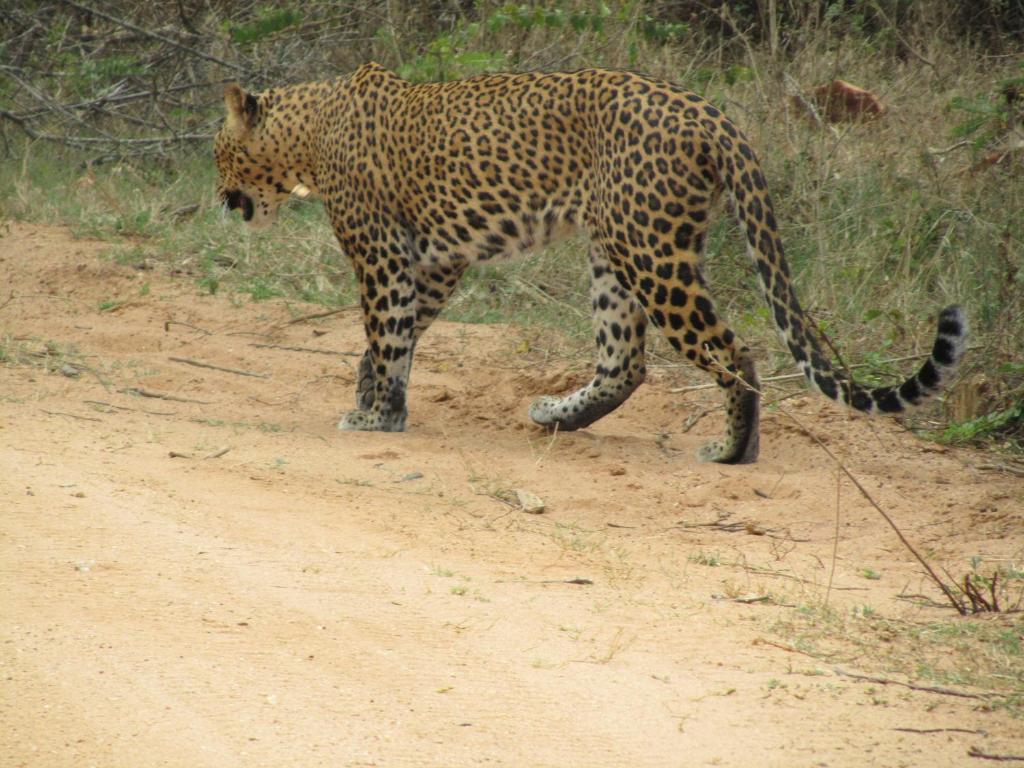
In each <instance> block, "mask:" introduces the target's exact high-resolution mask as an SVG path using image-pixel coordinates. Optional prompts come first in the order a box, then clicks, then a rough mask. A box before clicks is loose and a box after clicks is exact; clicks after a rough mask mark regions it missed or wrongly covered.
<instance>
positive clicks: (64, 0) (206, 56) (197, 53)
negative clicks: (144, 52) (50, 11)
mask: <svg viewBox="0 0 1024 768" xmlns="http://www.w3.org/2000/svg"><path fill="white" fill-rule="evenodd" d="M60 2H62V3H64V5H70V6H71V7H72V8H77V9H78V10H80V11H84V12H85V13H91V14H93V15H94V16H99V17H100V18H102V19H106V20H107V21H112V22H114V23H115V24H117V25H118V26H120V27H124V28H125V29H130V30H131V31H132V32H138V33H139V34H140V35H145V36H146V37H151V38H153V39H154V40H159V41H160V42H162V43H167V44H168V45H172V46H174V47H175V48H178V49H179V50H182V51H185V52H186V53H191V54H192V55H193V56H198V57H199V58H201V59H206V60H207V61H212V62H213V63H214V64H220V65H221V66H224V67H227V68H228V69H233V70H235V71H236V72H242V73H244V74H249V70H248V69H247V68H245V67H241V66H239V65H238V64H232V63H231V62H230V61H225V60H224V59H219V58H217V57H216V56H211V55H210V54H208V53H203V52H202V51H198V50H196V49H195V48H191V47H190V46H187V45H184V44H183V43H179V42H178V41H177V40H174V39H173V38H170V37H165V36H164V35H161V34H159V33H157V32H150V31H149V30H148V29H143V28H142V27H138V26H136V25H134V24H132V23H131V22H130V21H125V20H124V19H119V18H117V17H116V16H111V15H110V14H109V13H104V12H103V11H100V10H97V9H96V8H90V7H88V6H85V5H81V4H80V3H76V2H74V0H60Z"/></svg>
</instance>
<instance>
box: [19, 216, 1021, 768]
mask: <svg viewBox="0 0 1024 768" xmlns="http://www.w3.org/2000/svg"><path fill="white" fill-rule="evenodd" d="M108 248H109V244H103V243H98V242H91V241H84V240H74V239H72V238H71V237H70V236H69V235H68V234H67V233H66V232H65V231H63V230H58V229H53V228H46V227H41V226H36V225H25V224H14V225H12V228H11V231H10V232H9V233H8V234H7V235H6V236H4V237H3V238H2V239H0V274H2V275H3V277H4V281H3V282H4V285H3V295H0V337H3V343H4V349H5V354H6V357H7V364H5V365H0V568H2V574H3V575H2V591H0V641H2V643H0V648H2V653H0V663H2V669H0V672H2V681H3V682H2V687H0V691H2V693H0V697H2V698H0V734H3V735H2V736H0V765H3V766H31V767H32V768H35V767H36V766H40V767H42V766H75V767H76V768H77V767H79V766H103V767H114V766H125V767H128V766H131V767H132V768H136V767H138V766H283V765H287V766H463V765H478V764H479V765H508V766H598V765H608V766H701V765H724V766H866V765H879V766H919V765H929V766H962V765H969V764H984V761H980V760H975V759H972V758H970V757H968V750H969V749H970V748H971V747H978V748H980V749H982V750H984V751H986V752H990V753H997V754H1018V755H1019V754H1024V728H1022V727H1021V724H1020V721H1018V720H1014V719H1012V718H1010V717H1009V716H1008V715H1007V714H1006V712H1005V710H1004V709H1002V708H1000V707H998V706H995V707H994V706H989V705H988V704H989V703H990V700H989V699H986V698H980V699H979V698H964V697H958V696H952V695H948V694H944V693H936V692H931V691H922V690H914V689H911V688H907V687H901V686H899V685H895V684H882V683H879V682H870V681H865V680H862V679H859V678H857V677H852V676H850V675H848V674H844V672H852V673H855V674H867V675H870V676H875V677H881V678H885V679H889V680H894V681H909V680H911V678H908V677H907V676H905V675H903V674H901V672H900V670H898V669H892V668H891V666H887V665H888V662H887V661H886V659H889V658H890V657H889V656H884V655H878V654H876V653H875V652H874V651H873V650H872V649H871V648H870V647H863V646H859V645H857V644H855V643H853V642H852V641H851V642H850V643H844V640H843V638H842V637H841V636H840V637H832V638H831V640H828V641H827V643H826V644H825V645H816V646H813V647H812V646H811V645H809V644H808V643H809V641H808V640H807V638H806V637H805V636H803V635H799V634H798V630H797V629H791V630H787V629H786V628H787V627H788V626H792V627H797V626H804V625H802V624H799V621H798V620H799V619H800V618H801V617H805V616H807V615H810V614H808V611H809V609H807V608H805V606H820V605H821V604H822V603H823V601H824V599H825V596H826V593H827V594H828V601H829V606H830V608H831V609H832V611H831V613H829V612H820V611H819V614H815V615H820V616H822V617H823V618H821V621H823V622H827V621H828V620H829V619H828V618H827V617H828V615H832V614H834V616H841V617H844V618H843V619H842V620H843V621H851V622H852V621H860V622H869V621H871V617H872V616H882V617H886V619H887V620H889V621H891V622H904V621H905V622H931V621H935V622H939V621H948V622H953V621H954V619H953V614H952V613H951V612H950V611H948V610H944V609H938V608H927V607H922V606H920V605H918V604H917V603H915V602H914V601H913V600H907V599H900V598H899V595H901V594H915V593H927V594H929V595H931V596H935V591H934V590H933V589H932V588H931V587H930V586H929V585H928V584H927V583H926V582H925V581H924V579H922V577H921V575H920V569H919V568H918V567H916V566H915V565H914V564H913V563H912V562H911V560H910V557H909V556H908V554H907V553H906V551H905V550H904V549H903V548H902V547H901V545H900V544H899V542H898V541H897V540H896V538H895V536H894V535H893V533H892V531H891V530H890V529H888V528H887V527H886V525H885V524H884V522H883V521H882V520H881V519H880V518H879V517H878V515H877V513H876V512H875V511H874V510H873V509H872V508H871V507H870V506H869V505H868V504H867V503H866V502H865V501H864V500H863V499H862V498H860V497H859V496H858V494H857V493H856V491H855V490H854V489H853V488H852V487H851V486H850V485H849V484H848V483H844V484H843V485H842V486H841V488H840V501H839V531H840V534H841V536H840V539H839V543H838V549H837V553H836V555H835V558H833V544H834V533H835V529H836V494H837V477H836V471H835V469H834V467H833V466H832V464H831V462H830V460H829V459H828V458H827V457H826V456H825V455H824V454H823V453H822V452H821V451H820V450H819V449H817V448H816V447H815V446H814V445H813V443H812V442H811V441H810V439H809V438H808V437H806V436H805V435H804V434H802V433H801V432H800V431H799V430H798V429H796V428H795V427H793V426H791V423H790V422H789V421H788V419H787V418H786V417H785V416H783V415H781V414H779V413H777V412H772V411H769V412H768V413H767V414H766V415H765V418H764V428H763V435H762V458H761V461H760V462H759V463H758V464H756V465H754V466H749V467H725V466H718V465H706V464H699V463H697V462H696V460H695V458H694V457H695V453H696V451H697V448H698V446H699V445H700V444H701V443H702V442H703V441H705V440H707V439H709V438H710V437H713V436H716V435H717V434H718V433H719V432H721V431H722V428H723V427H722V421H721V413H720V412H715V411H712V412H710V413H708V414H707V415H706V416H704V417H703V418H701V419H700V420H699V421H697V423H696V425H695V426H693V428H692V429H691V430H689V431H687V432H684V431H683V424H684V422H685V421H686V419H687V417H688V416H690V415H692V414H694V413H700V412H701V411H702V410H703V409H705V408H707V407H709V406H713V405H715V404H717V402H718V400H717V394H716V393H714V392H703V391H698V392H692V393H684V394H672V393H670V392H669V391H668V390H669V389H670V388H672V387H673V386H678V385H679V384H684V383H686V382H687V381H698V382H699V381H701V379H699V378H692V379H684V378H682V377H683V376H688V375H689V374H688V373H681V372H678V371H659V372H656V373H655V375H654V376H653V377H652V382H651V383H650V384H648V385H645V386H644V387H642V388H641V389H640V390H639V391H638V392H637V393H636V394H635V395H634V396H633V398H632V399H631V400H630V402H629V403H628V404H626V405H625V406H624V407H622V408H621V409H620V410H619V411H618V412H616V413H615V414H612V415H611V416H609V417H607V418H605V419H604V420H603V421H601V422H599V423H598V424H597V425H595V426H594V427H593V428H592V429H590V430H587V431H585V432H581V433H575V434H562V435H558V436H556V437H550V436H548V435H546V434H544V433H543V432H541V431H539V430H537V429H535V428H534V427H532V426H531V425H530V424H529V422H528V420H527V417H526V409H527V406H528V404H529V402H530V400H531V399H532V398H533V397H535V396H536V395H537V394H540V393H548V392H557V391H564V390H565V389H566V388H567V387H568V386H569V385H571V384H573V383H575V382H578V381H580V380H581V378H582V377H583V376H584V375H585V374H584V373H583V368H581V367H580V366H579V365H578V364H576V363H571V364H570V363H568V362H566V361H565V360H559V359H557V358H551V357H546V356H545V355H544V354H543V353H542V352H541V351H538V350H537V345H536V343H534V344H532V345H531V344H525V343H523V336H522V332H520V331H518V330H517V329H514V328H504V327H488V326H465V325H456V324H450V323H443V322H441V323H438V324H437V327H435V328H434V329H432V330H431V332H430V333H429V334H428V335H427V336H426V337H425V338H424V340H423V342H422V343H421V345H420V347H419V349H418V350H417V363H416V367H415V370H414V375H413V385H412V391H411V398H410V422H409V428H408V432H407V433H405V434H392V435H384V434H358V433H340V432H338V431H336V430H335V428H334V423H335V422H336V420H337V417H338V416H339V415H340V414H341V413H342V412H343V411H345V410H347V409H348V408H349V407H350V404H351V403H352V400H353V365H354V364H355V363H356V361H357V360H358V358H357V357H355V356H354V355H355V354H358V353H359V352H360V351H361V345H360V341H361V333H362V332H361V329H360V327H359V322H358V317H357V314H356V313H355V312H352V311H342V312H340V313H338V314H335V315H332V316H329V317H325V318H321V319H311V320H306V321H301V322H294V323H289V320H291V319H293V318H294V317H295V315H297V314H298V315H301V314H304V313H311V312H315V311H316V308H315V307H294V306H291V307H289V306H288V305H286V304H285V303H284V302H283V301H269V302H263V303H258V304H254V303H248V302H245V301H243V302H237V301H236V302H233V301H232V300H231V299H230V297H223V296H208V295H200V292H199V289H198V288H197V287H196V286H195V283H194V282H193V281H192V279H191V278H189V277H187V276H182V277H177V278H175V277H170V276H167V275H165V274H161V273H160V271H159V270H153V271H145V270H140V269H137V268H133V266H131V265H125V266H122V265H119V264H117V263H115V262H112V261H110V260H104V259H101V258H100V257H99V253H100V252H101V251H103V250H106V249H108ZM47 342H50V343H49V344H47ZM326 352H334V353H339V352H340V353H341V354H340V355H338V354H321V353H326ZM174 358H179V359H178V360H175V359H174ZM181 360H191V361H194V362H202V363H206V364H210V365H216V366H221V367H223V368H231V369H235V370H236V371H243V372H245V373H248V374H254V375H243V374H242V373H237V372H227V371H223V370H216V369H212V368H203V367H197V366H195V365H192V364H189V363H187V362H181ZM146 394H148V395H162V396H163V397H150V396H145V395H146ZM788 404H789V408H790V409H791V410H792V411H793V412H794V413H796V414H797V415H798V416H799V418H801V419H803V420H804V421H806V422H807V423H808V424H809V425H811V426H812V427H813V429H814V430H815V431H816V432H817V433H818V434H820V435H821V436H822V437H823V439H824V440H826V441H827V442H828V444H829V445H830V446H831V447H832V448H833V449H834V450H836V451H837V452H839V453H840V454H841V455H842V456H843V458H844V460H845V461H846V462H847V463H848V464H849V466H850V467H851V469H852V470H853V471H855V472H856V473H857V474H858V476H859V477H860V478H861V479H862V481H863V482H864V483H865V485H866V486H867V487H868V488H869V489H870V490H871V492H872V493H873V494H875V495H876V497H877V498H878V499H879V501H880V502H881V503H882V504H884V505H885V507H886V508H887V509H888V510H889V511H890V512H891V513H892V514H893V515H894V516H895V517H896V519H897V520H898V521H899V523H900V525H901V526H902V528H903V529H904V530H905V532H906V533H907V535H908V536H910V537H911V538H912V539H913V540H914V541H915V542H917V543H918V544H919V545H920V546H921V548H922V550H924V551H926V552H927V553H928V554H929V556H930V557H931V558H933V559H934V560H935V562H937V563H938V564H942V565H946V566H948V567H949V568H950V569H951V572H953V573H962V572H963V571H964V570H965V569H966V568H967V567H968V566H967V561H968V558H970V557H971V556H981V557H983V558H985V559H986V561H991V562H994V561H996V560H998V559H999V558H1012V557H1016V558H1018V560H1019V558H1020V557H1021V554H1022V550H1024V534H1022V531H1024V484H1022V482H1021V480H1020V479H1019V478H1013V477H1011V476H1008V475H1000V474H996V473H992V472H987V471H983V470H982V469H979V468H978V465H979V464H984V463H985V461H986V457H984V456H981V455H979V454H974V453H970V452H966V451H956V450H948V449H945V448H941V447H937V446H933V445H929V444H926V443H923V442H921V441H918V440H916V439H914V438H913V437H912V436H910V435H908V434H906V433H904V432H903V431H902V430H901V429H900V428H899V427H898V426H896V425H895V424H893V423H891V422H888V421H875V422H871V423H868V422H866V421H864V420H860V419H857V420H852V421H851V420H849V419H848V417H847V416H846V415H845V414H844V413H843V412H841V411H839V410H838V409H836V408H834V407H833V406H831V405H830V404H828V403H826V402H824V401H823V400H821V399H818V398H814V397H813V396H806V397H798V398H796V399H794V400H791V401H788ZM517 488H518V489H525V490H527V491H530V492H532V493H533V494H536V495H537V496H539V497H540V498H541V499H542V500H543V501H544V503H545V505H546V508H545V510H544V512H543V513H542V514H526V513H524V512H523V511H522V510H520V509H518V508H516V506H515V505H514V503H509V502H508V501H506V500H503V499H505V498H509V499H511V498H513V495H512V494H511V492H512V490H513V489H517ZM833 563H834V565H835V573H834V575H833V576H832V577H831V578H832V588H831V590H830V591H829V590H827V585H828V583H829V579H830V571H831V570H832V566H833ZM857 617H860V618H857ZM835 621H839V619H835ZM851 626H860V625H859V624H858V625H854V624H851ZM892 626H896V624H895V623H894V624H892ZM1011 626H1012V625H1011ZM1018 626H1019V625H1018ZM825 634H827V633H825ZM839 634H840V635H841V634H842V633H839ZM881 636H882V638H883V639H882V640H880V641H879V642H884V637H885V635H884V633H881ZM822 642H826V641H822ZM823 648H828V649H831V650H830V651H829V653H824V652H822V649H823ZM829 654H831V655H829ZM840 670H841V671H840ZM918 682H919V683H920V684H921V685H935V683H934V682H930V681H929V680H920V681H918ZM947 687H949V686H947ZM952 687H954V688H957V689H958V690H960V691H962V692H968V693H970V692H972V690H973V689H972V688H971V687H970V685H960V686H955V685H954V686H952ZM975 693H976V694H977V692H976V691H975ZM978 695H980V694H978ZM937 729H940V730H937ZM941 729H946V730H941Z"/></svg>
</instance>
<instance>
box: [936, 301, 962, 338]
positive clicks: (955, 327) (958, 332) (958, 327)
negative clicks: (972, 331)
mask: <svg viewBox="0 0 1024 768" xmlns="http://www.w3.org/2000/svg"><path fill="white" fill-rule="evenodd" d="M939 333H940V334H941V335H943V336H964V337H966V336H967V315H966V314H965V313H964V308H963V307H961V306H960V305H959V304H950V305H949V306H948V307H946V308H945V309H944V310H942V311H941V312H939Z"/></svg>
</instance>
